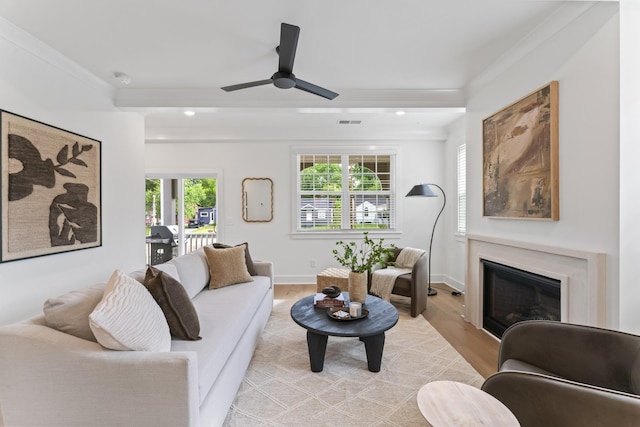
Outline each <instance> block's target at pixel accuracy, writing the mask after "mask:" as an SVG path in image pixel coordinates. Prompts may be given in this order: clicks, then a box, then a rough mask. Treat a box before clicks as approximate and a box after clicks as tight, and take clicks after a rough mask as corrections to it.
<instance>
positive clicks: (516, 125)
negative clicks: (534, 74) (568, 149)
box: [482, 81, 560, 221]
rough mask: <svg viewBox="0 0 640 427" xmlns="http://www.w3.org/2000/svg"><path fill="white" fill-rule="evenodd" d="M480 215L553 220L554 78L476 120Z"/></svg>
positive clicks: (555, 160)
mask: <svg viewBox="0 0 640 427" xmlns="http://www.w3.org/2000/svg"><path fill="white" fill-rule="evenodd" d="M482 160H483V165H482V166H483V167H482V172H483V178H482V179H483V183H482V189H483V216H484V217H491V218H517V219H539V220H552V221H558V220H559V219H560V209H559V196H558V188H559V184H558V82H557V81H552V82H550V83H549V84H547V85H545V86H543V87H541V88H540V89H537V90H535V91H534V92H532V93H530V94H528V95H526V96H525V97H523V98H521V99H519V100H518V101H516V102H514V103H513V104H511V105H509V106H508V107H506V108H504V109H502V110H500V111H498V112H497V113H495V114H493V115H491V116H489V117H487V118H486V119H484V120H483V121H482Z"/></svg>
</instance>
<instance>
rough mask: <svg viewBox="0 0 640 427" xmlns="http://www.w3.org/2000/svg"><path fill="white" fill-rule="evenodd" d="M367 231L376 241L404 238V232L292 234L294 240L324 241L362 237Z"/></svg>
mask: <svg viewBox="0 0 640 427" xmlns="http://www.w3.org/2000/svg"><path fill="white" fill-rule="evenodd" d="M365 231H368V232H369V237H371V238H374V239H379V238H385V239H399V238H400V237H401V236H402V232H400V231H397V230H353V231H349V230H336V231H313V232H301V231H294V232H292V233H291V234H290V236H291V238H292V239H294V240H322V239H331V240H335V239H353V238H354V237H356V236H357V237H361V236H362V233H364V232H365Z"/></svg>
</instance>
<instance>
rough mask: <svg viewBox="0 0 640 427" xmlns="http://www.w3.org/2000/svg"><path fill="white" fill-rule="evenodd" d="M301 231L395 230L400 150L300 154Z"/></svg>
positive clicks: (299, 197) (299, 227)
mask: <svg viewBox="0 0 640 427" xmlns="http://www.w3.org/2000/svg"><path fill="white" fill-rule="evenodd" d="M296 162H297V171H298V176H297V191H296V203H295V206H297V207H298V210H299V212H298V214H297V218H298V221H297V230H298V231H323V230H351V229H386V230H389V229H395V221H396V214H395V193H394V173H395V172H394V166H395V164H394V163H395V154H298V155H297V156H296Z"/></svg>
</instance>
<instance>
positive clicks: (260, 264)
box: [253, 261, 274, 287]
mask: <svg viewBox="0 0 640 427" xmlns="http://www.w3.org/2000/svg"><path fill="white" fill-rule="evenodd" d="M253 266H254V267H255V269H256V272H257V273H258V276H266V277H269V278H270V279H271V287H273V282H274V276H273V263H272V262H271V261H253Z"/></svg>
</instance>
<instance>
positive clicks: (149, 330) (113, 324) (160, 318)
mask: <svg viewBox="0 0 640 427" xmlns="http://www.w3.org/2000/svg"><path fill="white" fill-rule="evenodd" d="M89 326H90V327H91V330H92V331H93V334H94V335H95V336H96V339H97V340H98V343H100V345H102V346H103V347H106V348H110V349H112V350H139V351H170V350H171V335H170V333H169V325H168V324H167V320H166V318H165V317H164V314H163V313H162V310H161V309H160V306H159V305H158V303H156V301H155V300H154V299H153V297H152V296H151V294H150V293H149V291H147V289H146V288H145V287H144V285H142V284H141V283H140V282H138V281H136V280H135V279H133V278H132V277H130V276H127V275H126V274H124V273H123V272H122V271H120V270H116V271H114V272H113V274H112V275H111V278H110V279H109V282H108V283H107V287H106V289H105V291H104V297H102V301H100V302H99V303H98V305H97V306H96V308H95V309H94V310H93V312H92V313H91V314H90V315H89Z"/></svg>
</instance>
